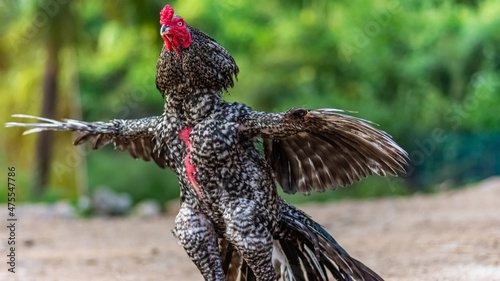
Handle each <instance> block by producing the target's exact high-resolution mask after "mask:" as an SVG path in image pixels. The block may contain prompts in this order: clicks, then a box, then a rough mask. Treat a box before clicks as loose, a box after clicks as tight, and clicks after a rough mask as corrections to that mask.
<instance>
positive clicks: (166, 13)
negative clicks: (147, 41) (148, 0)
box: [160, 5, 174, 25]
mask: <svg viewBox="0 0 500 281" xmlns="http://www.w3.org/2000/svg"><path fill="white" fill-rule="evenodd" d="M173 16H174V9H172V7H170V5H166V6H165V7H164V8H163V10H161V12H160V24H161V25H169V24H170V22H171V21H172V17H173Z"/></svg>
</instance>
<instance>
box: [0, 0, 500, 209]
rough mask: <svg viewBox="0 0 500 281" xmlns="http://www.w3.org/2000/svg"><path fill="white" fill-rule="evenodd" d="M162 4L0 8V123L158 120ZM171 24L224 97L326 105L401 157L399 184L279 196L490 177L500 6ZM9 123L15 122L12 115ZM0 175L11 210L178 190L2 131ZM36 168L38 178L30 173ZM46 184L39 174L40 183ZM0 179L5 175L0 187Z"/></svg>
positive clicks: (315, 9)
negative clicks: (230, 62)
mask: <svg viewBox="0 0 500 281" xmlns="http://www.w3.org/2000/svg"><path fill="white" fill-rule="evenodd" d="M165 4H167V2H165V1H118V0H111V1H97V0H90V1H89V0H87V1H81V0H73V1H70V0H48V1H34V0H24V1H9V0H4V1H1V2H0V16H1V19H2V25H1V26H0V32H1V34H2V40H1V41H0V91H1V95H0V102H1V105H2V108H3V110H2V111H1V112H0V124H3V123H5V122H9V121H18V120H14V118H12V117H10V115H12V114H15V113H23V114H30V115H41V114H43V115H48V116H49V117H51V118H56V119H60V118H73V119H83V120H86V121H99V120H102V121H108V120H110V119H115V118H140V117H145V116H151V115H159V114H161V112H162V110H163V101H162V98H161V95H160V94H159V93H158V91H157V90H156V87H155V83H154V77H155V67H156V60H157V58H158V55H159V52H160V49H161V47H162V39H161V37H160V36H159V29H160V25H159V11H160V10H161V9H162V7H163V6H164V5H165ZM168 4H170V5H172V6H173V8H174V9H175V11H176V14H179V15H182V16H183V17H184V18H185V19H186V21H187V22H188V24H190V25H192V26H195V27H197V28H198V29H200V30H202V31H204V32H206V33H208V34H209V35H211V36H212V37H214V38H215V39H216V40H217V41H218V42H219V43H221V44H222V45H223V46H224V47H225V48H226V49H227V50H228V51H229V52H230V53H231V54H232V55H233V57H234V58H235V60H236V62H237V63H238V65H239V67H240V70H241V71H240V75H239V76H238V78H239V82H238V83H237V84H236V86H235V87H234V89H232V90H231V91H230V94H229V95H227V94H226V95H225V96H224V98H225V99H226V100H228V101H239V102H243V103H246V104H248V105H249V106H251V107H252V108H253V109H255V110H265V111H284V110H287V109H289V108H291V107H297V106H300V107H308V108H324V107H333V108H341V109H347V110H353V111H357V112H358V113H357V114H356V116H358V117H361V118H364V119H368V120H371V121H373V122H375V123H377V124H380V126H379V128H380V129H382V130H385V131H387V132H388V133H389V134H391V135H392V136H393V137H394V139H395V140H396V141H397V142H398V143H399V144H400V145H401V146H402V147H403V148H405V149H406V150H407V151H408V152H409V154H410V158H411V161H412V165H411V166H410V167H408V174H407V175H404V176H401V177H398V178H381V177H377V176H372V177H370V178H368V179H366V180H364V181H362V182H361V183H358V184H356V185H355V186H354V187H350V188H343V189H341V190H339V191H336V192H327V193H324V194H313V195H312V196H311V197H307V198H306V197H303V196H299V195H296V196H292V197H290V196H287V199H289V200H292V201H301V200H306V199H309V200H311V199H312V200H321V201H326V200H333V199H338V198H345V197H355V198H366V197H381V196H399V195H406V194H412V193H414V192H433V191H439V190H443V189H449V188H454V187H458V186H462V185H466V184H469V183H473V182H476V181H479V180H481V179H483V178H486V177H489V176H491V175H497V174H500V161H498V159H499V157H500V148H499V143H500V133H499V131H500V114H499V113H498V110H499V109H500V95H499V93H500V52H499V47H500V16H499V15H500V1H498V0H485V1H479V0H470V1H467V0H454V1H452V0H448V1H446V0H444V1H435V0H419V1H416V0H412V1H397V0H396V1H383V0H349V1H347V0H339V1H327V0H300V1H284V0H281V1H262V0H256V1H243V0H236V1H234V0H221V1H217V0H214V1H212V0H210V1H208V0H196V1H194V0H185V1H171V2H170V3H168ZM19 121H20V120H19ZM0 130H1V134H0V143H1V149H2V150H1V156H0V167H2V169H4V175H5V176H3V177H2V178H3V179H6V177H7V167H11V166H15V167H16V170H17V174H16V180H17V189H16V191H17V199H18V201H49V202H52V201H58V200H61V199H65V200H70V201H72V202H76V200H77V198H78V196H79V195H88V194H90V193H92V192H93V191H94V190H96V189H98V188H100V187H103V186H105V187H108V188H110V189H112V190H115V191H118V192H123V193H128V194H130V195H131V197H132V201H133V202H138V201H140V200H143V199H154V200H157V201H158V202H160V203H161V204H163V203H164V202H165V201H167V200H170V199H173V198H175V197H177V196H178V194H179V187H178V183H177V179H176V177H175V175H174V174H173V173H172V172H171V171H165V170H162V169H160V168H158V167H157V166H156V165H155V164H153V163H145V162H142V161H139V160H134V159H132V158H131V157H130V156H129V155H128V154H125V153H120V152H116V151H114V150H113V147H112V145H109V146H108V147H106V148H105V149H102V151H98V152H96V151H90V148H89V147H88V146H85V147H83V148H75V147H74V146H72V144H71V143H72V140H73V139H74V137H75V136H74V135H72V134H71V133H68V132H58V133H52V134H51V135H50V137H48V138H52V140H51V141H52V153H49V155H44V154H43V153H42V152H37V149H36V148H37V147H40V146H41V144H39V143H37V142H39V141H37V139H38V138H39V137H40V134H33V135H28V136H22V135H21V134H22V132H23V129H18V128H4V127H3V126H0ZM40 157H45V158H46V159H48V160H47V161H48V162H47V161H46V162H45V164H47V163H49V164H50V165H49V166H48V167H49V169H48V170H47V171H46V172H43V171H41V169H42V168H40V167H43V166H44V164H43V163H42V162H43V161H42V162H41V160H40ZM44 174H46V175H47V177H44V176H43V175H44ZM5 181H6V180H5ZM5 199H6V191H5V192H3V191H2V192H0V200H1V201H2V202H4V201H5Z"/></svg>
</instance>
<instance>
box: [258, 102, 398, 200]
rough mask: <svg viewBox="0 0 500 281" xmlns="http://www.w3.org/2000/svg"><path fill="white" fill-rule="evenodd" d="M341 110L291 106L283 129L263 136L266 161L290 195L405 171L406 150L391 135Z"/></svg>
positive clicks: (321, 190) (284, 119)
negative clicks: (369, 176) (372, 176)
mask: <svg viewBox="0 0 500 281" xmlns="http://www.w3.org/2000/svg"><path fill="white" fill-rule="evenodd" d="M339 112H342V111H340V110H334V109H323V110H306V109H292V110H290V111H288V112H286V113H285V114H284V116H283V118H282V120H281V122H283V123H284V125H283V126H278V127H277V128H280V129H281V130H282V132H280V129H275V130H277V131H276V132H275V134H273V133H271V134H263V135H262V136H263V138H264V152H265V155H266V159H267V161H268V162H269V164H270V165H271V167H272V169H273V171H274V174H275V177H276V179H277V181H278V182H279V184H280V185H281V187H282V188H283V190H284V191H285V192H286V193H296V192H297V191H300V192H301V193H304V194H309V193H310V191H311V190H316V191H320V192H323V191H325V190H326V189H336V188H337V187H339V186H348V185H351V184H352V183H354V182H356V181H359V180H361V179H362V178H364V177H366V176H368V175H371V174H378V175H381V176H385V175H387V174H390V175H394V176H396V175H397V173H398V172H401V173H404V172H405V169H404V168H403V165H404V164H407V162H406V158H407V153H406V152H405V151H404V150H403V149H402V148H401V147H399V146H398V145H397V144H396V143H395V142H394V141H393V140H392V139H391V137H390V136H389V135H388V134H386V133H385V132H383V131H380V130H377V129H375V128H373V127H372V126H370V125H369V124H368V123H369V122H367V121H365V120H362V119H359V118H355V117H352V116H348V115H344V114H340V113H339ZM274 120H276V118H274ZM275 136H276V137H275Z"/></svg>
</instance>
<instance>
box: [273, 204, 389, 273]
mask: <svg viewBox="0 0 500 281" xmlns="http://www.w3.org/2000/svg"><path fill="white" fill-rule="evenodd" d="M281 223H282V227H283V228H284V229H285V231H286V232H287V235H286V236H285V237H284V238H283V239H287V238H288V239H297V242H298V244H299V249H301V250H300V252H301V253H302V254H303V255H304V256H306V257H307V259H308V260H310V261H313V262H314V264H315V266H314V267H310V270H311V269H312V270H313V272H314V275H315V276H316V277H315V278H316V279H311V278H309V280H327V279H326V278H324V277H322V276H320V275H322V274H326V270H325V267H326V268H327V269H328V271H330V273H331V274H332V276H333V277H334V278H336V279H337V280H353V278H354V280H360V281H369V280H370V281H371V280H374V281H380V280H383V279H382V278H381V277H380V276H379V275H378V274H377V273H375V272H374V271H373V270H371V269H370V268H368V267H367V266H366V265H364V264H363V263H361V262H360V261H358V260H356V259H354V258H352V257H351V256H350V255H349V254H348V253H347V252H346V251H345V250H344V249H343V248H342V247H341V246H340V245H339V244H338V243H337V241H335V239H333V237H332V236H331V235H330V234H328V232H326V231H325V230H324V229H323V228H322V227H321V226H320V225H319V224H318V223H316V222H315V221H313V220H312V219H311V218H310V217H309V216H307V215H306V214H305V213H303V212H302V211H300V210H298V209H296V208H294V207H292V206H290V205H288V204H287V203H285V202H284V201H282V219H281ZM290 237H293V238H290ZM316 264H319V265H320V266H317V265H316ZM318 271H319V272H318Z"/></svg>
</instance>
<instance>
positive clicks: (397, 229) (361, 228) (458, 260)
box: [0, 178, 500, 281]
mask: <svg viewBox="0 0 500 281" xmlns="http://www.w3.org/2000/svg"><path fill="white" fill-rule="evenodd" d="M1 207H2V208H4V207H5V206H3V205H2V206H1ZM301 208H302V209H303V210H305V211H306V212H307V213H309V214H310V215H311V216H312V217H313V218H314V219H315V220H316V221H318V222H319V223H321V224H323V225H324V226H325V227H326V229H327V230H328V231H329V232H330V233H331V234H332V235H333V236H334V237H335V238H336V239H337V241H338V242H339V243H340V244H341V245H342V246H343V247H344V248H345V249H346V250H347V251H348V252H349V253H350V254H351V255H352V256H354V257H356V258H357V259H359V260H361V261H362V262H363V263H365V264H366V265H368V266H369V267H371V268H372V269H373V270H375V271H376V272H378V273H379V274H380V275H381V276H382V277H384V278H385V279H386V280H500V178H491V179H488V180H486V181H484V182H482V183H480V184H478V185H477V186H474V187H470V188H466V189H461V190H458V191H451V192H445V193H440V194H437V195H432V196H422V195H416V196H412V197H409V198H398V199H382V200H373V201H344V202H340V203H331V204H321V205H317V204H310V205H305V206H301ZM5 209H6V207H5ZM3 213H4V212H3V211H2V212H1V214H2V216H4V214H3ZM174 216H175V215H174V214H170V215H167V216H163V217H160V218H150V219H144V218H118V219H105V218H93V219H62V218H41V217H40V216H38V215H36V214H31V215H30V214H29V213H26V214H24V215H22V216H21V215H20V218H19V221H18V222H17V223H18V224H17V227H18V229H17V236H16V240H17V244H16V245H17V261H18V262H17V264H16V273H15V274H11V273H9V272H7V267H6V261H7V257H6V254H5V253H6V249H7V248H6V247H7V245H6V244H7V239H6V237H8V233H7V231H6V227H1V228H0V239H2V240H4V241H1V248H0V249H1V255H0V264H2V266H1V267H0V268H1V270H0V279H1V280H23V281H24V280H37V281H39V280H41V281H44V280H47V281H49V280H50V281H54V280H119V281H126V280H203V279H202V278H201V276H200V275H199V273H198V271H197V269H196V267H195V266H194V265H193V264H192V263H191V261H190V260H189V259H188V257H187V256H186V254H185V253H184V252H183V250H182V249H181V248H180V246H178V245H177V242H176V240H175V239H174V238H173V236H172V234H171V231H170V230H171V229H172V228H173V221H174ZM3 219H4V222H6V220H5V219H6V218H5V217H4V218H3Z"/></svg>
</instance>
